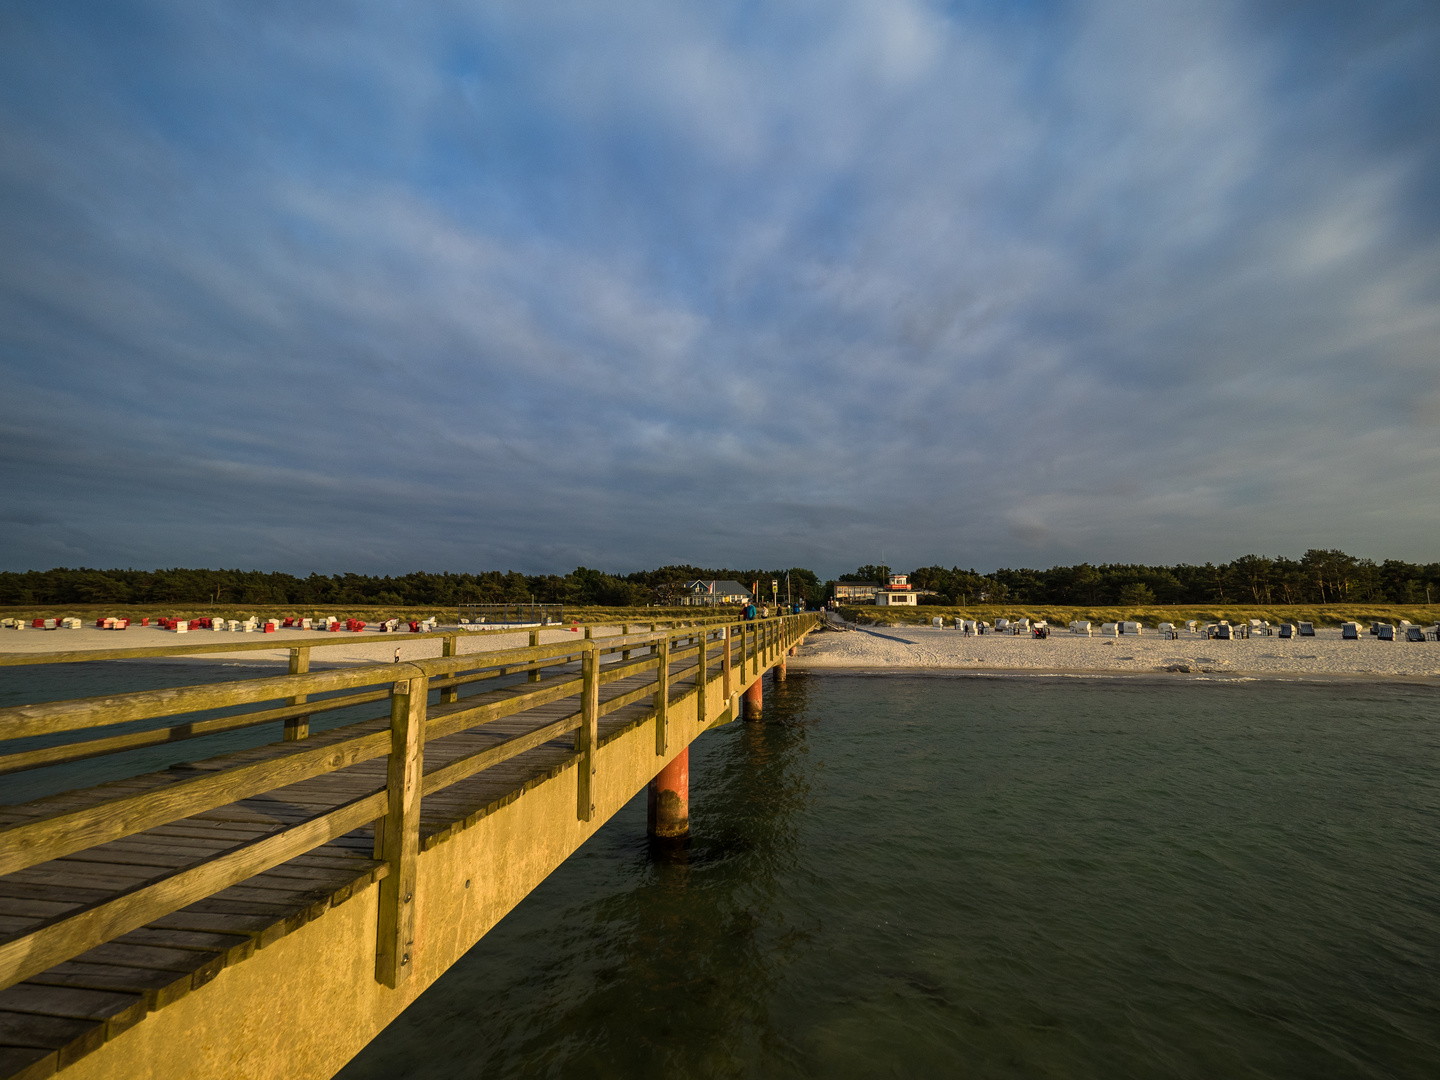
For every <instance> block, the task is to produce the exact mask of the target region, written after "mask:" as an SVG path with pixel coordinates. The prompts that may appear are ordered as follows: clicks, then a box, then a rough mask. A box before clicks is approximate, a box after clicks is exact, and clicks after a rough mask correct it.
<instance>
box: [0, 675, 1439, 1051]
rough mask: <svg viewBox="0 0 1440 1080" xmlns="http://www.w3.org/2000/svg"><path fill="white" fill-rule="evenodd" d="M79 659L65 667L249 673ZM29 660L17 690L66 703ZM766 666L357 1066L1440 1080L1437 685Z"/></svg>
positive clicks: (126, 679)
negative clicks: (760, 698)
mask: <svg viewBox="0 0 1440 1080" xmlns="http://www.w3.org/2000/svg"><path fill="white" fill-rule="evenodd" d="M81 667H83V668H84V669H87V670H88V671H90V672H92V674H89V675H86V676H85V678H88V679H90V680H92V684H93V685H92V689H91V690H85V689H82V690H79V691H75V692H77V693H82V694H83V693H90V692H93V693H106V692H112V691H113V690H120V689H132V688H136V686H135V685H131V684H132V683H135V682H136V681H137V680H139V681H138V685H144V686H156V685H161V684H162V683H168V684H170V685H181V684H184V683H193V682H203V681H212V680H214V679H221V678H225V679H228V678H245V677H252V676H254V675H257V674H263V673H267V672H265V671H262V670H245V669H240V668H236V667H233V666H228V665H223V666H222V665H182V664H177V665H169V666H149V665H147V668H148V670H146V671H145V672H143V678H142V672H140V671H138V670H136V669H135V668H134V667H126V666H122V665H99V664H97V665H82V666H81ZM171 667H173V669H174V670H169V669H170V668H171ZM12 670H14V669H12ZM70 670H71V673H72V675H73V674H78V673H79V670H80V669H79V668H72V669H70ZM35 674H36V670H35V669H30V673H29V676H27V677H26V681H25V683H24V685H22V684H21V683H20V682H18V681H17V677H12V676H11V675H10V673H9V672H6V673H5V677H4V678H0V699H3V701H4V703H6V704H10V703H14V702H16V701H19V700H45V699H47V698H53V697H60V696H68V695H67V694H65V693H53V692H49V691H48V690H47V689H46V688H45V687H37V686H36V685H35V684H34V683H33V681H32V680H33V678H34V676H35ZM158 676H163V678H159V677H158ZM766 693H767V701H766V708H767V721H766V722H765V723H763V724H732V725H729V726H728V727H726V728H723V729H721V730H719V731H716V732H712V733H710V734H708V735H706V736H704V737H703V738H701V739H700V740H699V742H697V743H696V744H695V746H694V748H693V750H692V753H691V770H692V771H691V785H692V786H691V828H692V833H693V839H692V842H691V844H690V846H689V848H688V850H686V851H685V852H684V853H683V855H682V856H680V857H675V858H669V859H663V858H662V859H657V858H655V857H652V855H651V853H650V851H649V850H648V848H647V845H646V841H645V806H644V797H643V793H642V795H641V796H640V797H638V798H637V799H636V800H634V801H633V802H632V803H631V804H630V805H629V806H628V807H626V808H625V810H624V811H623V812H622V813H620V814H619V815H618V816H617V817H616V818H614V819H613V820H612V821H610V822H609V823H608V824H607V825H606V826H605V827H604V828H603V829H602V830H601V831H600V832H599V833H598V834H597V835H596V836H595V837H594V838H593V839H592V840H591V841H590V842H589V843H588V844H587V845H586V846H585V847H584V848H582V849H581V850H580V851H579V852H577V853H576V854H575V855H574V856H572V857H571V858H570V860H569V861H567V862H566V863H565V864H564V865H563V866H561V867H560V869H559V870H557V871H556V872H555V873H554V874H553V875H552V876H551V877H550V878H549V879H548V880H547V881H546V882H545V883H544V884H543V885H542V886H541V887H540V888H539V889H537V890H536V891H535V892H534V893H533V894H532V895H531V896H530V897H529V898H527V899H526V900H525V901H524V902H523V903H522V904H521V905H520V906H519V907H518V908H517V909H516V910H515V911H514V912H512V913H511V914H510V915H509V916H508V917H507V918H506V919H505V920H504V921H502V922H501V924H500V925H499V926H498V927H497V928H496V929H495V930H494V931H492V932H491V933H490V934H489V935H488V936H487V937H486V938H485V939H484V940H482V941H481V942H480V943H479V944H478V945H477V946H476V947H475V948H474V949H472V950H471V951H470V953H469V954H468V955H467V956H466V957H465V958H464V959H463V960H462V961H461V962H460V963H458V964H457V965H456V966H455V967H453V968H452V969H451V970H450V971H449V972H448V973H447V974H446V975H445V976H444V977H443V978H442V979H441V980H440V981H439V982H438V983H437V984H436V985H435V986H434V987H432V988H431V989H430V990H429V991H427V992H426V993H425V994H424V995H423V996H422V997H421V998H420V999H419V1000H418V1001H417V1002H416V1003H415V1004H414V1005H413V1006H412V1007H411V1008H410V1009H409V1010H408V1011H407V1012H406V1013H405V1014H404V1015H403V1016H401V1017H400V1018H399V1019H398V1020H397V1021H396V1022H395V1023H394V1024H392V1025H391V1026H390V1028H389V1029H388V1030H386V1031H385V1032H383V1033H382V1034H381V1035H380V1036H379V1037H378V1038H377V1039H376V1040H375V1041H374V1042H373V1043H372V1044H371V1045H370V1046H369V1047H368V1048H367V1049H366V1050H365V1051H363V1052H362V1053H361V1054H360V1056H359V1057H358V1058H357V1059H356V1060H355V1061H354V1062H352V1063H351V1064H350V1066H349V1067H347V1069H346V1070H345V1071H344V1072H342V1073H341V1076H342V1077H343V1078H345V1080H369V1078H382V1077H383V1078H386V1080H392V1078H397V1077H426V1078H428V1077H435V1078H440V1077H444V1078H447V1080H448V1078H454V1077H530V1076H563V1077H572V1076H573V1077H661V1076H665V1077H731V1076H737V1077H788V1076H795V1077H802V1076H803V1077H811V1076H814V1077H848V1076H856V1077H869V1076H896V1077H915V1076H962V1077H963V1076H980V1077H986V1076H1007V1077H1009V1076H1016V1077H1097V1078H1100V1077H1104V1078H1110V1077H1196V1078H1202V1077H1203V1078H1207V1080H1208V1078H1212V1077H1231V1076H1246V1077H1271V1076H1273V1077H1426V1078H1432V1077H1435V1076H1440V734H1437V732H1440V695H1437V693H1436V692H1435V690H1434V689H1433V688H1426V687H1416V686H1384V685H1376V684H1332V685H1325V686H1315V685H1303V684H1284V683H1274V682H1253V683H1243V684H1240V683H1196V682H1154V681H1146V680H1133V679H1110V680H1101V679H1047V678H1034V677H1026V678H980V677H957V678H935V677H932V678H916V677H902V678H893V677H892V678H862V677H853V676H842V675H822V676H815V675H812V676H801V675H792V676H791V679H790V681H789V682H787V683H785V684H784V685H783V686H782V687H780V688H777V689H772V688H771V687H770V685H769V683H768V680H767V687H766ZM374 708H375V707H374V706H373V705H372V706H370V707H369V710H370V711H371V712H373V711H374ZM264 730H266V731H270V729H264ZM274 737H275V735H274V733H273V731H270V733H269V734H268V736H264V735H261V733H260V732H258V731H257V732H245V733H235V734H232V735H228V736H225V737H223V738H224V740H227V741H226V742H223V743H222V742H219V741H215V740H202V741H199V742H196V743H188V744H178V745H176V746H172V747H165V748H160V749H158V750H153V751H145V752H143V755H142V754H136V755H131V758H132V759H133V760H132V761H131V762H130V767H129V768H125V769H122V770H121V771H122V772H129V771H133V769H134V767H135V766H137V765H139V764H142V763H144V764H146V765H147V766H148V767H159V766H161V765H162V764H164V763H166V762H168V761H170V760H183V759H185V758H187V757H199V756H208V755H209V754H211V753H215V752H218V751H219V749H221V747H222V746H226V745H230V744H234V743H237V742H239V741H251V740H254V741H267V740H268V739H273V738H274ZM11 745H12V747H13V746H14V744H11ZM119 764H120V763H118V762H116V763H105V764H101V763H83V764H81V765H76V766H69V767H68V769H70V770H82V771H81V772H78V773H77V772H71V773H69V774H68V778H69V781H70V782H66V781H67V774H64V773H60V772H58V771H56V770H47V771H46V772H45V773H35V774H21V775H20V776H16V777H7V778H0V787H3V794H4V796H5V798H4V800H3V801H12V800H14V799H17V798H28V797H33V796H34V795H35V794H39V793H42V792H43V791H47V790H59V789H60V788H62V787H69V786H74V784H75V782H77V780H76V777H83V780H80V781H78V782H85V783H91V782H95V781H96V780H98V779H101V778H104V772H105V770H107V769H111V768H115V767H117V766H118V765H119Z"/></svg>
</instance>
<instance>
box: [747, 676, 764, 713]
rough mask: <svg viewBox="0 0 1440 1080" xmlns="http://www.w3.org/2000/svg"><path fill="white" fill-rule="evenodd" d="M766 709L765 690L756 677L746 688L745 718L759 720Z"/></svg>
mask: <svg viewBox="0 0 1440 1080" xmlns="http://www.w3.org/2000/svg"><path fill="white" fill-rule="evenodd" d="M764 711H765V691H764V689H763V688H762V687H761V685H760V680H759V679H756V680H755V681H754V682H753V683H751V684H750V685H749V686H748V687H746V689H745V719H746V720H759V719H760V716H761V714H762V713H763V712H764Z"/></svg>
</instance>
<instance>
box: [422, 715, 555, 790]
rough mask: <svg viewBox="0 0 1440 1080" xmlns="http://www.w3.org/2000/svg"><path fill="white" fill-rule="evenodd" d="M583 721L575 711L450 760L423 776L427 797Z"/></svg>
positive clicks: (517, 754)
mask: <svg viewBox="0 0 1440 1080" xmlns="http://www.w3.org/2000/svg"><path fill="white" fill-rule="evenodd" d="M580 725H581V716H580V714H579V713H572V714H571V715H570V716H565V717H561V718H560V719H559V720H556V721H553V722H552V723H549V724H546V725H544V726H543V727H538V728H535V729H534V730H532V731H528V732H526V733H524V734H523V735H517V736H514V737H513V738H509V739H505V740H503V741H502V742H497V743H494V744H492V745H491V746H489V747H486V748H485V749H484V750H479V751H477V752H475V753H473V754H467V755H466V756H464V757H462V758H459V759H457V760H455V761H452V762H450V763H449V764H448V765H444V766H442V767H441V768H438V769H436V770H434V771H433V772H430V773H427V774H426V775H425V780H424V794H425V798H427V799H428V798H429V797H430V796H431V795H432V794H433V793H437V792H440V791H442V790H443V789H445V788H448V787H449V786H451V785H452V784H456V783H458V782H460V781H461V780H464V779H466V778H468V777H470V776H472V775H474V774H475V773H478V772H481V771H482V770H485V769H490V768H493V767H494V766H496V765H499V764H500V763H502V762H504V761H508V760H509V759H511V758H513V757H518V756H520V755H521V754H523V753H526V752H527V751H530V750H534V749H535V748H537V747H540V746H543V745H544V744H545V743H547V742H549V741H550V740H551V739H555V738H558V737H560V736H561V735H565V734H567V733H568V732H571V731H576V730H578V729H579V727H580Z"/></svg>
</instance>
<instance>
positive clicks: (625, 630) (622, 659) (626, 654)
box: [620, 622, 630, 663]
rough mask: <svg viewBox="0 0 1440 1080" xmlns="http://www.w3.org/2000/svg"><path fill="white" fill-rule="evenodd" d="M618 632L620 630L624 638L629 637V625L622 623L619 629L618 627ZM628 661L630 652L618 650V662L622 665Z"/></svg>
mask: <svg viewBox="0 0 1440 1080" xmlns="http://www.w3.org/2000/svg"><path fill="white" fill-rule="evenodd" d="M620 630H621V632H622V633H623V634H624V635H625V636H626V637H629V636H630V624H629V623H628V622H627V623H623V624H622V625H621V627H620ZM629 659H630V650H629V649H621V650H620V662H621V663H624V662H625V661H626V660H629Z"/></svg>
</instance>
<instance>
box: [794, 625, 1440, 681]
mask: <svg viewBox="0 0 1440 1080" xmlns="http://www.w3.org/2000/svg"><path fill="white" fill-rule="evenodd" d="M789 667H790V669H791V670H793V671H815V672H820V671H857V672H858V671H863V672H877V673H880V672H889V673H902V672H915V673H919V672H923V671H976V672H987V671H994V672H1000V671H1026V672H1032V673H1039V672H1057V673H1065V672H1127V673H1130V674H1136V675H1139V674H1156V673H1160V674H1170V675H1175V676H1179V677H1184V676H1186V675H1189V676H1201V677H1205V676H1209V677H1214V676H1215V675H1233V676H1259V677H1286V676H1291V677H1302V678H1304V677H1315V678H1328V677H1336V678H1344V677H1361V678H1385V679H1392V678H1395V679H1398V678H1413V679H1422V680H1436V681H1437V682H1440V642H1435V641H1425V642H1423V643H1422V642H1407V641H1379V640H1377V639H1375V638H1373V637H1371V636H1370V635H1369V634H1368V633H1366V632H1364V630H1362V632H1361V635H1360V640H1359V641H1342V640H1341V638H1340V630H1339V628H1334V629H1329V628H1317V629H1316V631H1315V636H1314V637H1303V638H1294V639H1291V640H1288V641H1287V640H1282V639H1281V638H1278V637H1251V638H1248V639H1246V638H1241V639H1238V640H1233V641H1221V640H1217V639H1209V638H1205V637H1202V636H1200V635H1199V634H1188V633H1185V632H1183V631H1182V632H1181V634H1180V637H1179V638H1178V639H1177V640H1170V639H1169V638H1167V637H1165V636H1163V635H1161V634H1160V633H1159V631H1156V630H1152V629H1149V628H1147V629H1146V630H1145V631H1144V633H1142V634H1139V635H1125V636H1122V637H1118V638H1114V637H1100V636H1098V635H1096V636H1094V637H1085V636H1083V635H1079V634H1071V633H1070V632H1069V631H1066V630H1052V631H1051V635H1050V637H1048V638H1039V639H1037V638H1035V637H1032V636H1030V635H1029V634H1025V635H1020V636H1012V635H1010V634H995V633H987V634H980V635H974V634H962V633H961V632H960V631H959V630H953V629H950V628H949V627H946V628H943V629H942V628H939V627H931V626H859V627H855V628H854V629H850V630H847V631H843V632H830V631H821V632H817V633H814V634H811V635H810V636H809V638H807V639H806V642H805V645H804V646H803V647H802V648H801V649H800V652H799V655H797V656H794V657H792V658H791V659H790V662H789Z"/></svg>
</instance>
